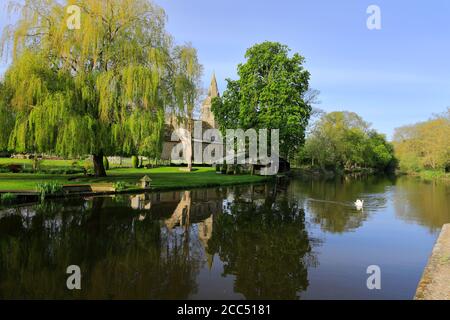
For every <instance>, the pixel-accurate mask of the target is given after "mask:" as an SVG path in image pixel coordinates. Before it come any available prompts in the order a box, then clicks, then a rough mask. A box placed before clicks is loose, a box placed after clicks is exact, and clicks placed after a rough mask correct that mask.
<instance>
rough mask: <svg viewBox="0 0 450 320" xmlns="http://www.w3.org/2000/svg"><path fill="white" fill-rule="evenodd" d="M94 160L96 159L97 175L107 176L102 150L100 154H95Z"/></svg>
mask: <svg viewBox="0 0 450 320" xmlns="http://www.w3.org/2000/svg"><path fill="white" fill-rule="evenodd" d="M92 160H93V161H94V172H95V176H96V177H106V170H105V166H104V165H103V152H100V153H99V154H94V155H93V159H92Z"/></svg>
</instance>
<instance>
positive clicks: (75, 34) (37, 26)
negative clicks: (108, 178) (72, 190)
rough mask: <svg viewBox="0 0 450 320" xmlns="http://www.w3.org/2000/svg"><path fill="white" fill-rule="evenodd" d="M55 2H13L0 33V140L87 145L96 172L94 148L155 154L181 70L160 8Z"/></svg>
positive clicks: (120, 0)
mask: <svg viewBox="0 0 450 320" xmlns="http://www.w3.org/2000/svg"><path fill="white" fill-rule="evenodd" d="M63 2H64V1H57V0H25V1H23V3H22V5H20V6H17V5H15V6H13V9H16V10H18V12H19V13H20V18H19V20H18V21H17V23H16V24H15V25H13V26H8V27H7V28H6V29H5V30H4V34H3V43H2V44H3V46H4V47H5V46H7V50H4V52H5V51H6V52H9V53H11V54H12V57H13V63H12V64H11V66H10V68H9V69H8V70H7V72H6V74H5V79H4V83H3V88H2V89H1V90H2V92H3V94H2V97H3V98H2V101H3V105H2V104H1V102H0V113H2V112H7V113H9V115H10V116H9V117H8V118H3V116H2V118H1V119H0V132H1V133H0V144H5V143H7V146H8V149H10V150H13V151H15V152H33V153H52V154H57V155H61V156H66V157H74V156H82V155H88V154H89V155H92V156H93V162H94V169H95V173H96V175H97V176H105V175H106V172H105V169H104V167H103V161H102V159H103V156H104V155H113V154H114V155H130V154H141V155H146V156H152V157H158V156H159V154H160V151H161V148H162V137H163V129H164V116H165V112H166V111H167V110H168V108H169V106H173V105H174V104H176V103H177V102H175V101H174V100H175V99H176V98H175V97H177V96H180V94H179V92H180V91H181V89H180V88H178V89H177V88H175V86H176V85H177V84H178V83H179V79H181V78H183V77H184V78H187V79H190V77H191V73H190V72H191V68H190V64H189V63H187V64H184V65H183V66H181V67H179V66H178V65H177V63H179V62H180V63H181V62H183V61H185V60H183V57H184V54H181V57H182V59H180V55H179V54H178V53H179V50H174V49H172V40H171V37H170V35H169V34H168V33H167V32H166V31H165V21H166V17H165V13H164V11H163V10H162V9H161V8H159V7H158V6H156V5H155V4H153V3H152V2H150V1H147V0H108V1H98V0H77V1H75V0H72V1H71V0H68V1H65V3H63ZM71 5H76V6H77V7H78V8H79V9H80V17H81V19H80V28H79V29H73V28H70V24H69V23H67V21H68V19H72V18H73V12H70V11H69V13H68V10H67V9H68V8H69V6H71ZM182 52H184V51H183V50H182ZM195 57H196V56H195ZM186 61H190V60H189V59H187V60H186ZM195 61H197V60H196V58H195ZM183 72H185V73H186V74H185V75H182V73H183ZM177 92H178V93H177ZM3 110H5V111H3ZM11 118H12V119H11ZM0 147H1V145H0Z"/></svg>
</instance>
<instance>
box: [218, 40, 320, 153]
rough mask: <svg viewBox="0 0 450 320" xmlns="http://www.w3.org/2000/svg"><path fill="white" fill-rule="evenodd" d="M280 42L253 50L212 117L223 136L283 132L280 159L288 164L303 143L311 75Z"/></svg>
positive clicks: (266, 43) (297, 58)
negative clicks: (225, 133) (238, 132)
mask: <svg viewBox="0 0 450 320" xmlns="http://www.w3.org/2000/svg"><path fill="white" fill-rule="evenodd" d="M288 53H289V49H288V47H287V46H284V45H282V44H280V43H276V42H263V43H261V44H257V45H255V46H253V47H252V48H250V49H248V50H247V52H246V54H245V58H246V59H247V60H246V62H245V63H243V64H240V65H239V66H238V76H239V79H238V80H235V81H233V80H227V82H228V83H227V90H226V91H225V92H224V94H223V97H222V98H216V99H213V102H212V111H213V113H214V116H215V119H216V120H217V122H218V123H219V126H220V128H221V130H225V129H235V128H242V129H249V128H254V129H261V128H267V129H279V130H280V153H281V155H282V156H284V157H286V158H289V156H290V155H292V154H293V153H295V151H296V150H297V149H298V148H299V147H300V146H301V145H302V144H303V142H304V133H305V128H306V126H307V124H308V120H309V117H310V113H311V106H310V105H309V104H308V103H307V102H305V101H304V99H303V97H304V94H305V93H306V92H307V91H308V89H309V72H308V71H306V70H305V69H304V68H303V62H304V58H303V57H302V56H301V55H299V54H298V53H295V54H294V55H292V57H289V55H288Z"/></svg>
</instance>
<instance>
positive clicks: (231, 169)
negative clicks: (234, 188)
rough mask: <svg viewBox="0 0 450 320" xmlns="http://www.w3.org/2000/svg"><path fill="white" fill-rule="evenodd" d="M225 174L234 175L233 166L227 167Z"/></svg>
mask: <svg viewBox="0 0 450 320" xmlns="http://www.w3.org/2000/svg"><path fill="white" fill-rule="evenodd" d="M227 174H234V166H233V165H229V166H228V167H227Z"/></svg>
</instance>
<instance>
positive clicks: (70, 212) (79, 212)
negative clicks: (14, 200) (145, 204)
mask: <svg viewBox="0 0 450 320" xmlns="http://www.w3.org/2000/svg"><path fill="white" fill-rule="evenodd" d="M118 203H120V201H119V202H118V201H113V200H112V199H109V198H95V199H93V200H92V201H90V202H85V201H83V200H68V201H65V202H62V203H59V202H58V203H53V202H49V203H48V204H47V205H41V206H39V207H34V208H33V210H31V209H30V208H20V209H17V211H18V212H16V214H15V215H9V214H8V215H6V216H3V218H2V219H0V230H2V231H3V230H7V231H8V232H1V233H0V298H72V297H76V298H124V299H128V298H163V299H164V298H170V299H185V298H187V297H188V296H189V295H190V294H191V293H192V292H194V291H195V290H196V288H195V286H196V284H195V275H196V273H197V272H198V269H199V264H200V262H199V261H198V259H197V258H196V256H195V255H192V254H190V253H189V252H186V246H185V243H186V242H185V238H184V234H183V233H182V234H178V233H176V232H172V233H169V232H164V231H162V230H161V225H160V221H159V220H158V219H152V218H151V217H147V218H146V219H144V220H143V221H139V219H138V217H139V214H140V211H136V210H131V209H130V208H129V207H128V206H118V205H117V204H118ZM87 204H88V205H87ZM24 211H31V212H32V213H33V214H32V215H31V216H32V217H30V216H28V215H26V214H22V213H23V212H24ZM34 214H35V215H34ZM33 215H34V216H33ZM71 264H76V265H79V266H80V267H81V269H82V285H83V289H82V290H81V291H73V292H71V291H69V290H67V289H66V287H65V284H66V279H67V275H66V273H65V271H66V268H67V266H69V265H71Z"/></svg>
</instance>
